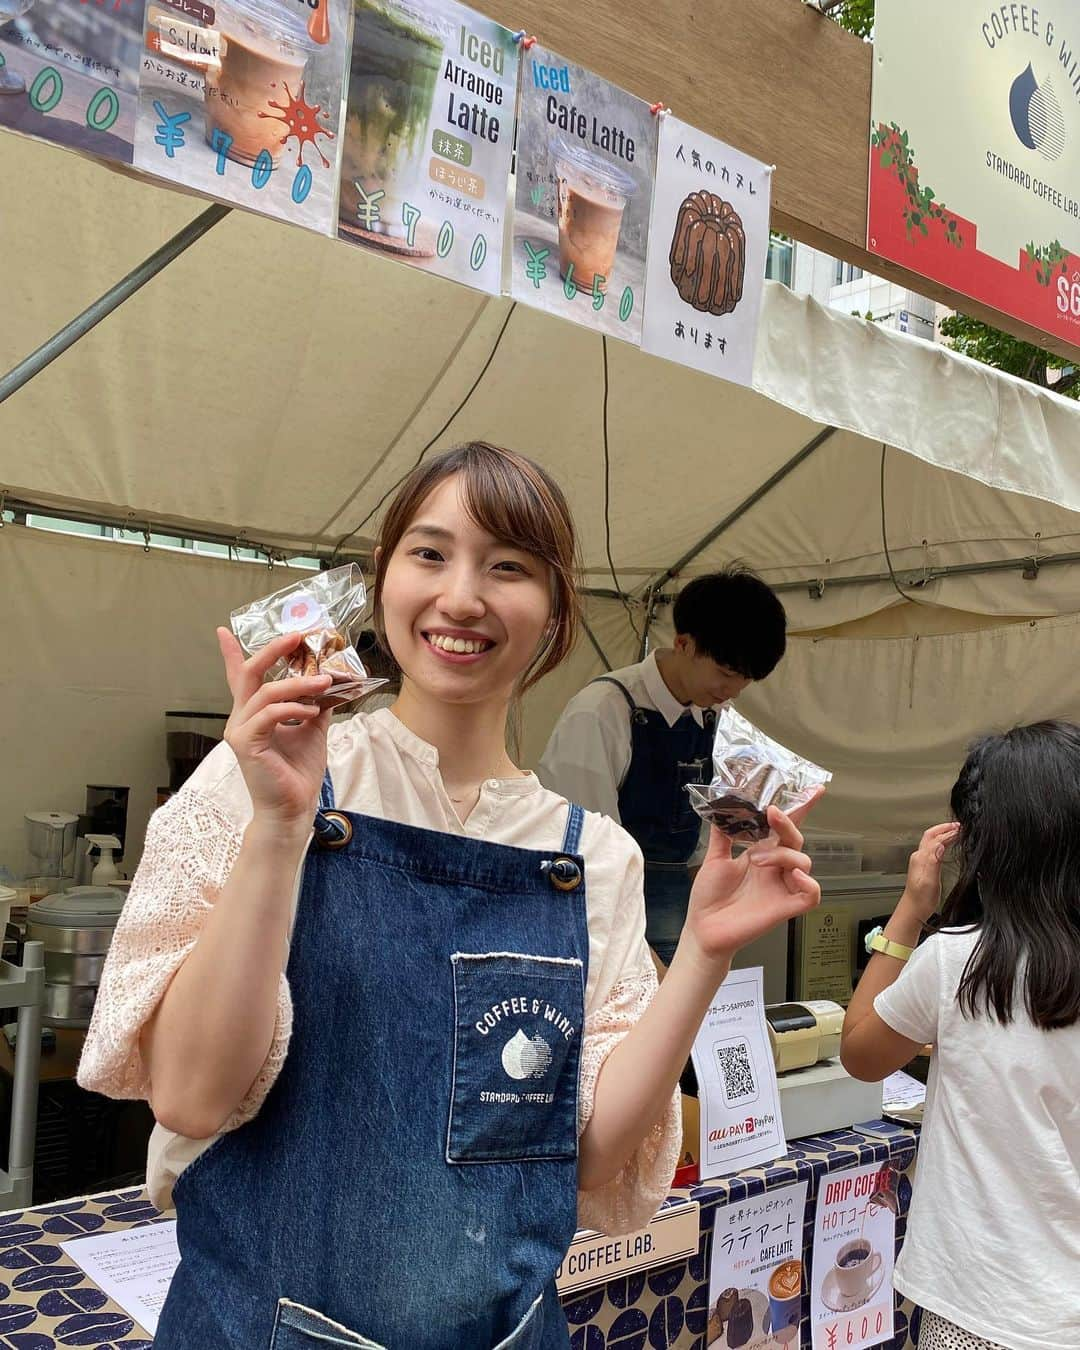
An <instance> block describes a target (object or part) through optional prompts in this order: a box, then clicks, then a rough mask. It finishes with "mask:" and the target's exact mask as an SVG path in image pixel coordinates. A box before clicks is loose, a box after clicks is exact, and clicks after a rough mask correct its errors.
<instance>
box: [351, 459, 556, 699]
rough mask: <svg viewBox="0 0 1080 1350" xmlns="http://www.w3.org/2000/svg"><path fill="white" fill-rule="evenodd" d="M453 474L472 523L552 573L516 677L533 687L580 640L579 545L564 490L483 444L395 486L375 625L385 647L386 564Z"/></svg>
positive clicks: (383, 533) (534, 468) (382, 541)
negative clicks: (527, 657)
mask: <svg viewBox="0 0 1080 1350" xmlns="http://www.w3.org/2000/svg"><path fill="white" fill-rule="evenodd" d="M455 474H460V475H461V488H462V497H463V500H464V502H465V509H466V510H467V511H468V513H469V516H470V517H471V518H472V520H473V521H474V522H475V523H476V524H477V525H478V526H479V527H480V528H481V529H482V530H486V531H487V532H488V534H490V535H491V536H492V537H493V538H495V539H498V540H499V541H500V542H502V543H505V544H509V545H511V546H512V547H514V548H516V549H522V550H523V551H524V552H526V553H531V554H532V555H533V557H535V558H539V559H540V560H541V561H542V562H544V563H546V564H547V565H548V567H549V568H550V569H551V578H552V602H551V620H550V623H549V625H548V630H547V639H546V641H545V642H544V644H543V645H542V646H541V648H540V650H539V651H538V652H537V653H536V656H535V657H534V658H533V661H532V663H531V664H530V665H529V667H528V669H527V670H526V671H525V673H524V675H523V676H522V677H521V684H520V692H521V693H525V691H526V690H528V689H531V688H532V686H533V685H534V684H536V682H537V681H538V680H542V679H543V678H544V676H545V675H547V674H548V672H549V671H552V670H554V669H555V667H556V666H557V665H559V663H560V662H561V661H562V660H563V659H564V658H565V657H566V656H567V655H568V654H569V652H570V650H571V648H572V647H573V645H574V642H575V640H576V639H577V628H578V619H579V609H578V596H577V586H576V580H577V556H576V555H577V545H576V537H575V534H574V522H573V519H572V517H571V515H570V508H569V506H568V505H567V503H566V498H565V497H564V496H563V493H562V489H561V488H560V487H559V486H558V484H557V483H556V482H555V481H554V479H553V478H551V477H550V475H549V474H547V473H546V472H545V471H544V470H543V469H542V468H541V467H540V465H539V464H535V463H533V461H532V460H531V459H526V458H525V456H524V455H519V454H516V453H515V452H514V451H513V450H504V449H502V447H501V446H497V445H491V444H489V443H488V442H487V441H469V443H468V444H467V445H461V446H458V447H457V448H456V449H454V450H448V451H446V453H445V454H442V455H438V456H437V457H436V458H435V459H432V460H429V461H428V463H426V464H419V465H417V467H416V468H415V469H414V470H413V471H412V473H411V474H410V475H409V477H408V478H407V479H406V480H405V482H404V483H403V484H402V485H401V487H400V488H399V489H398V492H397V495H396V496H395V498H394V500H393V501H392V502H391V503H390V507H389V509H388V510H387V512H386V515H385V516H384V517H383V523H382V528H381V530H380V531H379V549H380V550H381V551H380V553H379V555H378V561H377V563H376V566H375V588H374V597H373V598H374V606H375V609H374V619H373V622H374V626H375V631H376V633H378V635H379V641H380V643H381V644H382V646H383V647H384V648H385V647H386V645H387V643H386V632H385V629H384V627H383V616H382V592H383V581H384V580H385V577H386V565H387V563H388V562H389V561H390V559H391V557H393V554H394V550H395V549H396V548H397V546H398V544H399V543H400V542H401V537H402V535H403V534H404V533H405V531H406V530H407V529H408V528H409V525H410V524H411V523H412V521H413V520H414V519H415V517H416V514H417V512H418V511H419V510H420V507H421V506H422V505H423V503H424V502H425V501H426V499H427V497H428V495H429V494H430V493H431V492H432V491H434V489H435V488H437V487H438V486H439V484H440V483H442V482H444V481H445V480H446V479H447V478H452V477H453V476H454V475H455Z"/></svg>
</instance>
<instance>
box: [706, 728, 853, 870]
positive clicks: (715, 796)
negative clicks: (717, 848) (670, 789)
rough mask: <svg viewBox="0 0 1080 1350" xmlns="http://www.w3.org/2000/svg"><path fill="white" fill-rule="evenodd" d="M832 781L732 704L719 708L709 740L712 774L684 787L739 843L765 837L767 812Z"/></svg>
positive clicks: (788, 807)
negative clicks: (755, 724) (711, 744)
mask: <svg viewBox="0 0 1080 1350" xmlns="http://www.w3.org/2000/svg"><path fill="white" fill-rule="evenodd" d="M831 780H832V774H831V773H829V771H828V770H827V769H823V768H821V767H820V766H819V765H817V764H812V763H811V762H810V760H808V759H803V758H802V756H801V755H797V754H795V752H794V751H792V750H789V749H787V747H786V746H783V745H781V744H780V743H779V742H778V741H774V740H773V739H772V738H771V737H769V736H766V735H765V733H764V732H763V731H759V730H758V728H757V727H755V726H754V725H753V723H752V722H748V721H747V720H746V718H745V717H743V716H742V715H741V713H737V712H736V711H735V709H734V708H732V707H725V708H722V709H721V710H720V714H719V716H718V717H717V719H716V734H715V736H714V739H713V779H712V782H711V783H709V784H704V783H702V784H696V783H691V784H690V785H689V786H688V787H687V789H686V790H687V792H688V793H689V794H690V801H691V802H692V804H693V807H694V810H695V811H696V812H697V813H698V815H699V816H700V817H701V818H702V820H707V821H708V822H709V823H710V824H711V825H715V826H716V828H717V829H718V830H721V831H722V832H723V833H724V834H726V835H727V836H728V837H729V838H730V839H732V840H733V841H734V842H736V843H740V844H754V843H757V842H758V841H759V840H762V839H765V838H767V837H768V835H769V832H770V828H769V821H768V816H767V814H766V813H767V811H768V809H769V807H770V806H777V807H779V808H780V810H781V811H785V812H786V811H792V810H794V809H795V807H797V806H802V805H804V803H806V802H808V801H809V800H810V798H811V797H812V796H813V795H814V793H815V792H816V791H817V790H818V788H820V787H824V786H825V784H826V783H829V782H830V781H831Z"/></svg>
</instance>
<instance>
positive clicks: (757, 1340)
mask: <svg viewBox="0 0 1080 1350" xmlns="http://www.w3.org/2000/svg"><path fill="white" fill-rule="evenodd" d="M805 1214H806V1182H805V1181H800V1182H797V1183H796V1184H795V1185H794V1186H782V1187H781V1188H780V1189H779V1190H775V1191H766V1192H765V1194H764V1195H755V1196H752V1197H751V1198H750V1199H747V1200H734V1199H733V1200H730V1201H729V1202H728V1203H727V1204H726V1205H718V1206H717V1209H716V1219H715V1221H714V1224H713V1240H712V1265H711V1266H710V1268H709V1324H708V1330H707V1332H706V1336H705V1343H706V1345H708V1346H713V1345H719V1346H721V1347H727V1346H732V1345H738V1346H740V1347H743V1350H798V1344H799V1325H800V1323H801V1321H802V1302H803V1289H804V1283H803V1280H804V1276H803V1261H802V1247H803V1221H804V1217H805ZM837 1350H839V1347H838V1348H837Z"/></svg>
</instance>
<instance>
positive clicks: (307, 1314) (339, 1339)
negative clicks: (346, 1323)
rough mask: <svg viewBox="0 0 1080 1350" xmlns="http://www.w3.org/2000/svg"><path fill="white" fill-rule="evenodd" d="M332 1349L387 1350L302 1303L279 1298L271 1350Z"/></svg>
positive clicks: (269, 1348) (268, 1348)
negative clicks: (342, 1347)
mask: <svg viewBox="0 0 1080 1350" xmlns="http://www.w3.org/2000/svg"><path fill="white" fill-rule="evenodd" d="M332 1346H344V1347H347V1348H348V1350H386V1347H385V1346H382V1345H378V1344H377V1343H376V1342H375V1341H369V1340H368V1338H367V1337H366V1336H361V1335H360V1333H359V1332H357V1331H350V1330H349V1329H348V1327H343V1326H342V1325H341V1323H340V1322H332V1321H331V1320H330V1318H329V1317H324V1316H323V1315H322V1313H318V1312H315V1311H314V1309H312V1308H305V1307H304V1305H303V1304H302V1303H294V1302H293V1301H292V1299H288V1298H279V1299H278V1305H277V1316H276V1317H275V1318H274V1331H273V1335H272V1336H271V1337H270V1344H269V1346H268V1347H267V1350H328V1347H332Z"/></svg>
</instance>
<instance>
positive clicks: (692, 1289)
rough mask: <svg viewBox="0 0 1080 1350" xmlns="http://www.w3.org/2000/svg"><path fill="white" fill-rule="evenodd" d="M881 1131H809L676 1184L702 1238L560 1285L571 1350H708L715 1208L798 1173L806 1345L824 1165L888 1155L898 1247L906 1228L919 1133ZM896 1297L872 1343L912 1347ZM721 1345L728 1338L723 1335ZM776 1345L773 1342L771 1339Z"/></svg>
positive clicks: (914, 1331) (805, 1346) (894, 1349)
mask: <svg viewBox="0 0 1080 1350" xmlns="http://www.w3.org/2000/svg"><path fill="white" fill-rule="evenodd" d="M874 1127H875V1129H877V1130H880V1132H881V1134H882V1135H883V1136H884V1137H871V1136H869V1135H865V1134H860V1133H858V1132H857V1131H856V1130H834V1131H832V1132H831V1133H829V1134H821V1135H815V1136H814V1137H813V1138H810V1139H798V1140H795V1141H794V1142H793V1144H792V1146H791V1148H790V1149H789V1151H788V1152H787V1154H786V1155H785V1156H784V1157H783V1158H780V1159H778V1160H777V1161H776V1162H774V1163H771V1164H770V1165H769V1166H768V1167H752V1168H748V1169H747V1170H746V1171H743V1172H736V1173H734V1174H733V1175H731V1176H729V1177H721V1178H719V1179H718V1180H716V1181H709V1182H705V1183H704V1184H702V1185H700V1186H694V1187H692V1188H690V1189H688V1190H682V1191H677V1192H675V1194H676V1195H678V1196H680V1197H688V1198H689V1199H691V1200H697V1201H698V1202H699V1204H700V1205H701V1227H700V1233H701V1245H700V1246H699V1248H698V1251H697V1254H696V1255H695V1256H691V1257H682V1258H680V1259H679V1260H678V1261H674V1262H671V1263H670V1264H668V1265H664V1266H659V1267H657V1268H655V1269H653V1270H648V1271H639V1272H638V1273H637V1274H634V1275H627V1276H622V1277H619V1278H617V1279H614V1280H611V1281H609V1282H608V1283H607V1284H602V1285H597V1286H595V1287H594V1288H591V1289H584V1290H578V1291H575V1292H574V1293H571V1294H567V1295H566V1296H565V1297H564V1298H563V1300H562V1302H563V1308H564V1310H565V1312H566V1316H567V1320H568V1321H569V1323H570V1333H571V1334H570V1342H571V1346H572V1350H708V1346H707V1344H706V1334H705V1333H706V1328H707V1326H708V1320H709V1302H708V1301H709V1266H710V1263H711V1260H712V1233H713V1223H714V1221H715V1217H716V1210H717V1208H718V1207H719V1206H721V1205H727V1204H730V1203H732V1202H738V1201H740V1200H746V1199H749V1198H750V1197H751V1196H755V1195H761V1194H763V1193H764V1192H766V1191H770V1190H775V1189H777V1188H778V1187H780V1186H788V1185H790V1184H791V1183H792V1182H795V1181H806V1183H807V1202H806V1216H805V1223H804V1228H803V1252H802V1257H803V1263H804V1264H803V1269H804V1270H805V1271H806V1272H808V1278H807V1279H806V1280H804V1285H803V1306H802V1325H801V1328H800V1331H801V1335H800V1347H801V1350H809V1347H810V1344H811V1340H810V1293H809V1283H810V1279H809V1272H810V1271H811V1269H812V1256H813V1245H814V1211H815V1208H816V1205H817V1193H818V1185H819V1182H820V1179H821V1178H822V1177H823V1176H825V1175H826V1174H827V1173H829V1172H840V1171H843V1170H844V1169H845V1168H848V1167H862V1166H865V1165H866V1164H868V1163H872V1162H877V1163H883V1164H884V1163H889V1164H891V1166H893V1167H894V1168H896V1170H897V1171H898V1172H899V1173H900V1179H899V1205H900V1213H899V1216H898V1218H897V1221H896V1249H897V1251H899V1250H900V1246H901V1244H902V1242H903V1240H904V1234H905V1232H906V1230H907V1212H908V1206H909V1204H910V1202H911V1173H912V1170H913V1168H914V1164H915V1154H916V1150H917V1148H918V1138H919V1132H918V1130H917V1129H914V1128H911V1127H909V1126H901V1125H888V1124H885V1123H884V1122H874ZM895 1301H896V1332H895V1335H894V1336H893V1337H892V1338H891V1339H889V1340H887V1341H882V1342H881V1343H880V1347H879V1350H914V1344H915V1340H916V1339H917V1336H918V1312H917V1310H915V1309H913V1308H912V1307H911V1305H910V1304H907V1303H904V1302H903V1300H901V1298H900V1296H899V1294H897V1295H895ZM722 1344H725V1345H726V1342H724V1343H722ZM769 1344H770V1345H771V1344H774V1343H773V1342H770V1343H769Z"/></svg>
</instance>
